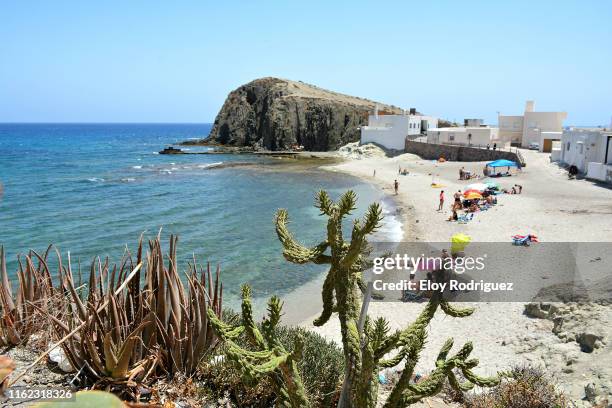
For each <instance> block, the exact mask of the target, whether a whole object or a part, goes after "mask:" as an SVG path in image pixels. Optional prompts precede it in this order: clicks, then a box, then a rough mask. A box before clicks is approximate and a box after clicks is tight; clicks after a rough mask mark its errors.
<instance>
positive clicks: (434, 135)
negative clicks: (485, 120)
mask: <svg viewBox="0 0 612 408" xmlns="http://www.w3.org/2000/svg"><path fill="white" fill-rule="evenodd" d="M470 135H471V137H470ZM498 138H499V129H498V128H491V127H456V128H439V129H436V128H434V129H430V130H428V131H427V141H428V142H429V143H444V144H461V145H470V144H471V145H475V146H486V145H491V146H493V143H496V141H497V140H498ZM500 147H501V145H500Z"/></svg>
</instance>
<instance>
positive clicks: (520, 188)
mask: <svg viewBox="0 0 612 408" xmlns="http://www.w3.org/2000/svg"><path fill="white" fill-rule="evenodd" d="M515 187H516V188H518V194H522V193H523V186H521V185H520V184H515Z"/></svg>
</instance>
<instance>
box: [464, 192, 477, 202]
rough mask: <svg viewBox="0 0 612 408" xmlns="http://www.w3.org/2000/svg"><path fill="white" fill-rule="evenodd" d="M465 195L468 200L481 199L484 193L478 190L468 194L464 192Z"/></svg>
mask: <svg viewBox="0 0 612 408" xmlns="http://www.w3.org/2000/svg"><path fill="white" fill-rule="evenodd" d="M463 196H464V197H465V198H467V199H468V200H480V199H481V198H482V194H480V193H478V192H476V191H472V192H469V193H467V194H464V195H463Z"/></svg>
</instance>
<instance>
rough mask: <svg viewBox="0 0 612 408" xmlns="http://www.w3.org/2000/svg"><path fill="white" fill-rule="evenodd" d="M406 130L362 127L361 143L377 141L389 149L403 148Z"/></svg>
mask: <svg viewBox="0 0 612 408" xmlns="http://www.w3.org/2000/svg"><path fill="white" fill-rule="evenodd" d="M406 135H407V134H406V132H405V131H404V130H402V129H400V128H387V127H370V126H362V127H361V144H366V143H377V144H379V145H382V146H384V147H386V148H387V149H395V150H403V149H404V139H406Z"/></svg>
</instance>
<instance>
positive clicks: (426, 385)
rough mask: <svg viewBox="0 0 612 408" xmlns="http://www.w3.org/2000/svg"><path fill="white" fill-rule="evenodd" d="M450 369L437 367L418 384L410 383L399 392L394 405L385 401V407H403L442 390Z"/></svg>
mask: <svg viewBox="0 0 612 408" xmlns="http://www.w3.org/2000/svg"><path fill="white" fill-rule="evenodd" d="M447 370H450V369H448V368H446V366H445V367H444V368H438V369H436V370H434V371H433V372H432V373H431V375H430V376H429V377H427V378H426V379H425V380H423V381H421V382H420V383H418V384H410V385H408V386H407V387H406V389H405V390H404V391H403V392H402V393H401V396H400V397H399V398H398V400H397V403H395V404H394V405H391V404H390V401H387V403H386V404H385V408H396V407H405V406H407V405H410V404H414V403H415V402H418V401H420V400H422V399H423V398H426V397H431V396H433V395H436V394H437V393H439V392H440V391H441V390H442V386H443V385H444V382H445V381H446V371H447Z"/></svg>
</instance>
